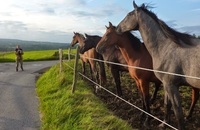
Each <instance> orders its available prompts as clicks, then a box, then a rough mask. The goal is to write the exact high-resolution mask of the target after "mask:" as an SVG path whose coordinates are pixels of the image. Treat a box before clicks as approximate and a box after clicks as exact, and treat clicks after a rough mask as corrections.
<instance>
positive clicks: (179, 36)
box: [138, 6, 195, 47]
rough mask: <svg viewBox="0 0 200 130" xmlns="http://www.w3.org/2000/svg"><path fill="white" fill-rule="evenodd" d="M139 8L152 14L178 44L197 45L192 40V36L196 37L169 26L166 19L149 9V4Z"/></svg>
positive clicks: (169, 36)
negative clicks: (160, 17) (163, 19)
mask: <svg viewBox="0 0 200 130" xmlns="http://www.w3.org/2000/svg"><path fill="white" fill-rule="evenodd" d="M138 9H142V10H143V11H144V12H145V13H147V14H148V15H149V16H151V17H152V18H153V19H154V20H155V21H156V22H157V23H158V25H159V26H160V28H161V30H162V31H163V33H164V35H165V36H166V37H168V38H170V39H171V40H172V41H173V42H175V43H176V44H178V45H180V46H181V47H184V45H189V46H192V45H195V44H193V43H192V41H191V38H195V37H193V36H192V35H189V34H187V33H181V32H178V31H176V30H175V29H173V28H171V27H169V26H168V25H167V24H166V23H165V22H164V21H162V20H160V19H159V18H158V17H157V16H156V15H155V14H154V13H153V12H152V11H150V10H148V6H141V7H139V8H138Z"/></svg>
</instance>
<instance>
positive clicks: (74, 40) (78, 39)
mask: <svg viewBox="0 0 200 130" xmlns="http://www.w3.org/2000/svg"><path fill="white" fill-rule="evenodd" d="M84 40H85V37H84V36H83V35H82V34H80V33H78V32H74V36H73V38H72V41H71V44H70V46H72V47H73V46H74V45H76V44H77V43H79V45H80V46H82V44H83V42H84Z"/></svg>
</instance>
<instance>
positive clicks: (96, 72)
mask: <svg viewBox="0 0 200 130" xmlns="http://www.w3.org/2000/svg"><path fill="white" fill-rule="evenodd" d="M90 64H91V68H92V72H93V76H94V82H96V83H97V84H99V78H98V71H97V69H96V62H95V61H92V60H91V61H90ZM98 88H99V87H98V86H96V85H95V87H94V89H95V93H97V91H98Z"/></svg>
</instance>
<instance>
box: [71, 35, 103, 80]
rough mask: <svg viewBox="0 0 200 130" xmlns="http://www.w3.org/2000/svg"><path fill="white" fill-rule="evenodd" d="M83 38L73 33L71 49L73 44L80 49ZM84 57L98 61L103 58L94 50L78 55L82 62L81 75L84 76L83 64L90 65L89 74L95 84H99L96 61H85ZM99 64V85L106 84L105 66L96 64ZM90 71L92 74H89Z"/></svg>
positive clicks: (100, 63)
mask: <svg viewBox="0 0 200 130" xmlns="http://www.w3.org/2000/svg"><path fill="white" fill-rule="evenodd" d="M84 40H85V37H84V36H83V35H82V34H79V33H75V32H74V36H73V39H72V41H71V44H70V45H71V46H72V47H73V46H74V45H75V44H77V43H79V46H80V48H82V46H83V43H84ZM85 57H88V58H95V59H100V60H103V57H102V56H101V55H100V54H99V53H97V52H96V50H95V49H94V48H92V49H90V50H88V51H87V52H85V53H84V54H80V59H81V61H82V71H83V72H82V73H83V74H84V75H85V63H89V65H90V73H92V72H93V73H92V74H91V75H92V77H95V80H96V82H97V83H99V78H98V71H97V68H96V61H94V60H92V59H87V58H85ZM98 63H99V66H100V67H99V68H100V84H102V83H105V82H106V73H105V66H104V63H102V62H98ZM91 70H92V72H91Z"/></svg>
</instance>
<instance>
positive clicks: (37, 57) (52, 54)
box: [0, 50, 67, 62]
mask: <svg viewBox="0 0 200 130" xmlns="http://www.w3.org/2000/svg"><path fill="white" fill-rule="evenodd" d="M63 53H67V50H63ZM15 57H16V56H15V52H14V51H13V52H0V62H14V61H15ZM57 59H59V55H58V50H42V51H24V55H23V60H24V61H42V60H57Z"/></svg>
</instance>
